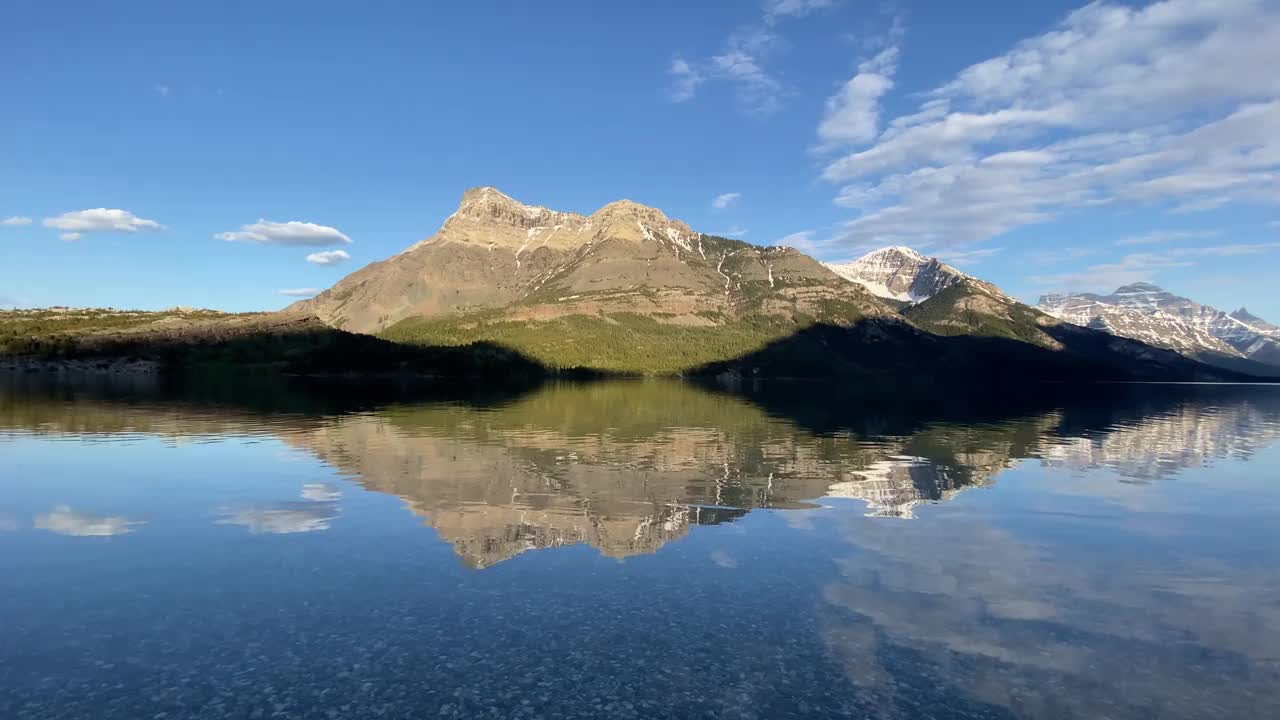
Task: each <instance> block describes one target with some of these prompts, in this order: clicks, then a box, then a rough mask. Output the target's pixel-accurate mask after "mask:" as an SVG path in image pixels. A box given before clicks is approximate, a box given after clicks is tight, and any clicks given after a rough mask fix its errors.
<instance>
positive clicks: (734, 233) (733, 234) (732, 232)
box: [712, 225, 751, 238]
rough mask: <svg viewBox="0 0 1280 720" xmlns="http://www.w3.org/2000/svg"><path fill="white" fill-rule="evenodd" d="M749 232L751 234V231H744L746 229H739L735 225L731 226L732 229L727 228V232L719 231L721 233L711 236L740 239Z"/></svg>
mask: <svg viewBox="0 0 1280 720" xmlns="http://www.w3.org/2000/svg"><path fill="white" fill-rule="evenodd" d="M749 232H751V231H750V230H748V229H746V228H744V227H739V226H737V225H735V226H733V227H731V228H729V229H728V230H721V231H719V232H716V233H712V234H713V235H719V236H720V237H728V238H740V237H742V236H744V235H746V234H747V233H749Z"/></svg>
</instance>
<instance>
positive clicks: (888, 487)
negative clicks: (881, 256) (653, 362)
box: [0, 381, 1280, 567]
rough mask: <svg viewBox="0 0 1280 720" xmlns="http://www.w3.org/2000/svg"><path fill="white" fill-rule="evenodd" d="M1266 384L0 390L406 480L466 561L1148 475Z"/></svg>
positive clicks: (107, 424)
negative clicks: (816, 418)
mask: <svg viewBox="0 0 1280 720" xmlns="http://www.w3.org/2000/svg"><path fill="white" fill-rule="evenodd" d="M1153 392H1154V391H1153ZM1267 393H1268V389H1262V390H1259V391H1257V392H1255V393H1254V394H1252V395H1249V394H1238V393H1237V394H1232V393H1227V394H1225V395H1223V396H1221V397H1219V396H1213V397H1216V398H1217V399H1215V400H1212V401H1210V400H1208V399H1206V397H1208V396H1201V395H1196V394H1187V393H1185V392H1184V393H1173V394H1171V395H1169V396H1168V397H1166V398H1164V399H1144V400H1143V401H1142V402H1139V403H1132V402H1130V403H1122V402H1116V403H1114V404H1110V405H1107V404H1101V405H1099V404H1097V403H1094V404H1090V405H1089V406H1088V407H1071V406H1066V407H1062V406H1060V407H1057V408H1055V409H1052V410H1046V411H1040V412H1027V413H1020V414H1018V415H1016V416H1008V415H1006V416H1004V417H1001V416H1000V415H999V413H996V414H994V415H993V416H992V417H988V418H984V419H983V420H982V421H975V420H973V419H971V418H968V417H966V418H964V419H963V420H959V421H956V420H948V419H947V418H945V417H942V418H927V417H922V418H919V419H918V421H915V422H907V423H903V422H902V421H901V420H900V419H898V420H895V421H894V422H892V423H878V422H877V420H876V418H875V417H874V413H875V410H874V409H870V408H866V409H862V410H858V411H849V413H848V414H849V415H854V414H857V413H861V416H860V417H858V418H857V420H856V422H850V423H848V425H847V426H848V427H869V426H876V425H882V426H885V428H886V431H885V433H884V434H877V435H874V436H867V435H864V434H862V433H858V432H855V431H853V430H839V429H837V430H834V431H830V432H821V433H818V432H813V431H811V430H809V429H806V428H804V427H802V426H801V425H800V424H798V423H797V422H794V421H792V420H791V419H789V418H788V417H787V415H786V413H785V412H778V410H777V408H772V407H770V406H769V405H768V403H760V402H757V401H753V400H746V399H743V398H742V397H739V396H736V395H733V394H728V393H722V392H708V391H706V390H703V389H700V388H698V387H696V386H692V385H689V384H684V383H679V382H656V381H655V382H640V381H635V382H624V381H619V382H607V383H589V384H556V385H548V386H545V387H543V388H540V389H538V390H536V391H534V392H531V393H528V394H524V395H521V396H518V397H514V398H511V399H509V400H508V401H506V402H502V403H489V404H474V403H464V402H431V403H419V404H399V405H385V406H382V407H374V408H363V409H362V410H361V411H360V412H334V413H326V412H297V413H292V412H290V413H281V412H268V411H265V410H264V409H262V408H260V407H258V408H255V409H248V408H249V407H250V406H249V405H240V406H237V405H236V404H235V403H228V402H219V403H209V402H199V403H197V402H190V401H181V400H175V399H173V398H169V399H163V400H158V399H155V398H150V399H146V400H139V399H138V398H137V397H135V396H133V395H131V396H129V398H128V399H127V400H122V399H120V398H116V399H105V398H104V397H103V396H101V395H100V394H99V395H98V396H97V399H92V398H93V397H94V395H93V394H92V393H90V394H88V395H86V394H83V393H67V392H60V393H50V392H47V391H42V392H38V393H37V392H21V393H19V392H15V391H14V390H13V389H12V388H10V389H8V390H7V391H6V390H3V389H0V432H2V431H18V432H34V433H45V434H49V435H66V434H80V433H84V434H102V435H108V436H119V435H122V434H128V433H144V434H160V435H165V436H169V437H173V438H184V437H194V436H209V435H213V436H222V435H229V434H255V435H268V436H275V437H278V438H281V439H282V440H284V441H285V442H286V443H288V444H289V445H291V446H293V447H297V448H299V449H304V450H306V451H308V452H311V453H313V454H315V455H316V456H317V457H319V458H321V459H322V460H323V461H324V462H326V463H328V464H330V465H332V466H333V467H335V468H337V469H339V470H341V471H342V472H344V473H346V474H349V475H351V476H352V477H353V478H354V479H356V480H357V481H359V482H360V483H361V484H363V485H364V486H365V487H367V488H369V489H372V490H377V491H380V492H386V493H391V494H395V495H397V496H399V497H401V498H403V499H404V500H405V501H406V503H408V505H409V507H410V508H411V509H412V510H413V512H415V513H417V514H419V515H421V516H422V517H423V519H424V521H425V522H426V523H427V524H429V525H431V526H432V527H434V528H435V529H436V530H437V531H438V532H439V533H440V535H441V536H442V537H443V538H444V539H446V540H447V541H449V542H450V543H452V544H453V545H454V547H455V548H456V549H457V551H458V553H459V554H460V555H461V556H462V557H463V558H464V560H465V561H466V562H467V563H468V564H469V565H471V566H473V567H487V566H490V565H492V564H494V563H496V562H500V561H502V560H505V559H507V558H510V557H512V556H514V555H516V554H518V553H520V552H523V551H525V550H529V549H534V548H545V547H555V546H561V545H568V544H574V543H588V544H590V545H592V546H594V547H596V548H598V549H599V550H600V551H601V552H603V553H605V554H607V555H610V556H614V557H625V556H629V555H634V554H638V553H647V552H653V551H655V550H656V549H657V548H659V547H661V546H662V545H663V544H665V543H667V542H668V541H670V540H673V539H676V538H679V537H682V536H683V535H685V534H686V533H687V532H688V530H689V526H690V525H696V524H708V523H718V522H725V521H731V520H733V519H734V518H735V517H738V516H740V515H742V514H743V513H745V512H748V511H750V510H751V509H754V508H796V507H805V506H808V505H810V504H811V503H812V502H813V501H814V500H815V499H818V498H822V497H828V496H838V497H847V498H858V499H862V500H865V501H867V503H868V505H869V513H870V514H873V515H877V516H886V517H911V516H912V515H913V508H914V507H915V506H916V505H918V504H920V503H922V502H930V501H941V500H946V499H948V498H950V497H952V496H953V495H954V494H955V493H957V492H959V491H961V490H963V489H965V488H968V487H972V486H975V485H985V484H988V483H990V482H992V481H993V478H994V477H995V476H996V475H997V474H998V473H999V472H1000V471H1001V470H1002V469H1004V468H1006V467H1009V466H1010V465H1011V464H1013V463H1014V462H1017V461H1018V460H1020V459H1023V458H1041V459H1043V460H1045V461H1046V462H1049V463H1053V464H1067V465H1073V466H1087V467H1093V466H1096V465H1107V466H1111V467H1114V468H1116V469H1117V470H1118V471H1119V472H1121V473H1122V474H1126V475H1132V476H1134V477H1141V478H1149V477H1158V476H1160V475H1163V474H1167V473H1170V472H1173V471H1175V470H1176V469H1177V468H1179V467H1183V466H1187V465H1192V464H1201V463H1203V462H1205V461H1206V460H1208V459H1211V458H1213V457H1219V456H1224V455H1232V456H1240V455H1247V454H1248V453H1250V452H1252V451H1253V450H1255V449H1257V448H1259V447H1262V446H1263V445H1265V444H1266V443H1269V442H1271V441H1272V440H1274V438H1275V435H1276V434H1277V432H1280V424H1278V423H1277V422H1276V418H1277V416H1278V415H1280V403H1277V402H1271V401H1268V402H1264V401H1263V400H1261V399H1259V398H1266V397H1268V394H1267ZM793 395H794V393H793ZM1269 396H1270V397H1280V394H1277V393H1274V392H1271V393H1270V394H1269ZM1224 398H1225V399H1224ZM792 400H793V401H794V397H793V398H792ZM820 401H821V400H820V399H818V398H814V400H813V402H814V403H818V402H820ZM828 414H830V412H829V413H828Z"/></svg>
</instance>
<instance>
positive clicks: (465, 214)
mask: <svg viewBox="0 0 1280 720" xmlns="http://www.w3.org/2000/svg"><path fill="white" fill-rule="evenodd" d="M833 305H835V306H838V307H836V308H833V307H832V306H833ZM496 308H504V313H503V318H504V319H505V320H517V321H546V320H550V319H554V318H561V317H567V316H575V315H588V316H590V315H599V314H601V313H605V314H607V313H610V312H625V313H632V314H638V315H643V316H646V317H649V318H656V319H658V320H659V322H661V323H663V324H667V325H673V326H684V327H706V326H711V325H715V324H718V323H720V322H722V321H725V320H732V319H735V318H738V317H741V316H743V315H746V314H751V315H753V316H755V315H760V314H763V315H767V316H774V317H786V318H791V317H794V316H795V315H797V314H807V315H812V316H819V315H824V314H829V311H831V310H833V309H836V310H840V311H843V310H854V311H857V312H859V313H863V314H869V315H889V314H892V313H891V311H890V310H889V309H888V308H887V307H885V306H884V305H883V304H882V303H880V302H879V301H878V300H877V299H875V298H873V297H871V296H870V295H869V294H868V293H866V292H865V291H863V290H862V289H861V288H860V287H857V286H854V285H851V284H849V283H847V282H844V281H842V280H841V279H840V278H839V277H837V276H836V275H835V274H834V273H832V272H831V271H830V270H828V269H826V268H825V267H823V266H822V265H821V263H819V262H817V261H816V260H813V259H812V258H810V257H808V256H806V255H804V254H802V253H800V252H799V251H797V250H794V249H792V248H785V247H768V248H762V247H757V246H754V245H749V244H747V243H744V242H740V241H736V240H729V239H727V238H721V237H715V236H712V235H706V234H703V233H699V232H695V231H694V230H692V229H690V228H689V226H688V225H686V224H684V223H683V222H680V221H678V220H672V219H670V218H668V217H667V216H666V215H665V214H664V213H663V212H662V211H661V210H658V209H656V208H651V207H646V206H644V205H640V204H639V203H635V202H632V201H630V200H620V201H617V202H613V203H609V204H608V205H605V206H604V207H602V208H600V209H599V210H598V211H596V212H595V213H593V214H592V215H590V216H585V215H579V214H577V213H569V212H559V211H555V210H549V209H547V208H543V207H536V206H531V205H525V204H523V203H520V202H518V201H516V200H514V199H512V198H510V197H508V196H507V195H504V194H503V193H501V192H499V191H498V190H496V189H494V188H491V187H480V188H474V189H472V190H468V191H467V192H466V193H465V194H464V195H463V198H462V203H461V205H459V207H458V210H457V211H456V212H454V214H453V215H451V216H449V218H448V219H447V220H446V221H445V223H444V225H443V227H441V228H440V230H439V231H438V232H437V233H436V234H435V235H433V236H431V237H430V238H428V239H426V240H423V241H422V242H419V243H417V244H416V245H414V246H412V247H410V248H409V249H408V250H405V251H404V252H402V253H400V254H399V255H396V256H395V257H392V258H390V259H388V260H384V261H382V262H377V263H373V264H372V265H369V266H368V267H365V268H363V269H361V270H359V271H357V272H355V273H353V274H352V275H350V276H348V277H347V278H345V279H343V280H342V281H340V282H339V283H338V284H337V285H334V286H333V287H332V288H330V289H329V290H326V291H325V292H323V293H320V294H319V295H317V296H316V297H314V298H312V299H310V300H305V301H302V302H300V303H297V304H296V305H295V306H294V308H293V310H294V311H296V312H303V313H307V314H313V315H316V316H318V317H319V318H321V319H322V320H324V321H325V322H328V323H330V324H332V325H334V326H335V327H341V328H344V329H347V330H352V331H356V332H377V331H381V330H385V329H387V328H389V327H391V326H393V325H394V324H396V323H397V322H400V321H402V320H405V319H407V318H416V319H431V318H440V317H446V316H450V315H460V314H467V313H473V312H477V311H483V310H492V309H496Z"/></svg>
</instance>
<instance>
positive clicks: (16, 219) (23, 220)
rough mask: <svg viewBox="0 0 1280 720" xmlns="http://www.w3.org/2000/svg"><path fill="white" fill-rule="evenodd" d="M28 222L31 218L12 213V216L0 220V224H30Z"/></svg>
mask: <svg viewBox="0 0 1280 720" xmlns="http://www.w3.org/2000/svg"><path fill="white" fill-rule="evenodd" d="M30 224H31V218H29V217H21V216H19V215H14V216H13V217H7V218H5V219H3V220H0V225H30Z"/></svg>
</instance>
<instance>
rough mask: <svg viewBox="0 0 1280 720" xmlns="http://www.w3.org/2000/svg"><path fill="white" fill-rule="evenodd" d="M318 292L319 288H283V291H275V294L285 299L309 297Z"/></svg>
mask: <svg viewBox="0 0 1280 720" xmlns="http://www.w3.org/2000/svg"><path fill="white" fill-rule="evenodd" d="M319 292H320V288H285V289H284V290H277V291H276V294H278V295H284V296H285V297H311V296H312V295H315V294H317V293H319Z"/></svg>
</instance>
